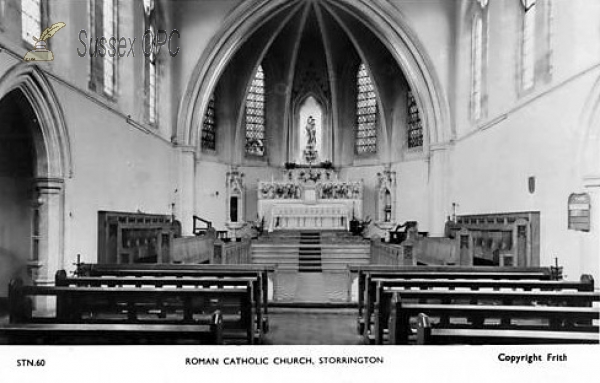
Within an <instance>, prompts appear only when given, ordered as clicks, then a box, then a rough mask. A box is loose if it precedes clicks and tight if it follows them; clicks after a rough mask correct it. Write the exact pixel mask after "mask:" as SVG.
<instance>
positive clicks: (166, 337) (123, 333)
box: [0, 313, 223, 345]
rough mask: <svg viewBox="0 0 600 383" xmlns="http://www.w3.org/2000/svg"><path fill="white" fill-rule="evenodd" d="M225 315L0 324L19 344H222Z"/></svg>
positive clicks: (0, 331) (0, 334)
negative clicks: (200, 319) (191, 320)
mask: <svg viewBox="0 0 600 383" xmlns="http://www.w3.org/2000/svg"><path fill="white" fill-rule="evenodd" d="M222 322H223V318H222V316H221V315H220V314H219V313H215V315H214V316H213V319H212V320H211V323H210V324H195V325H177V324H130V323H124V324H109V323H77V324H73V323H68V324H66V323H11V324H7V325H4V326H2V327H0V340H4V341H5V342H6V343H7V344H18V345H65V344H76V345H116V344H119V345H124V344H159V345H168V344H177V343H192V344H213V345H218V344H222V343H223V323H222Z"/></svg>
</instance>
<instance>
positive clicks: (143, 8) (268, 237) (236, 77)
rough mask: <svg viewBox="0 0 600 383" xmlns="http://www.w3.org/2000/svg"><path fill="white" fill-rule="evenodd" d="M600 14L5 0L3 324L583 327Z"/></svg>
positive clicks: (544, 6)
mask: <svg viewBox="0 0 600 383" xmlns="http://www.w3.org/2000/svg"><path fill="white" fill-rule="evenodd" d="M57 23H62V24H60V25H59V24H57ZM63 24H64V25H63ZM51 26H52V29H47V28H50V27H51ZM49 31H51V32H49ZM49 36H50V37H49ZM599 36H600V1H596V0H570V1H562V0H500V1H498V0H427V1H411V0H246V1H243V0H218V1H217V0H197V1H194V0H133V1H123V0H85V1H75V0H60V1H58V0H57V1H47V0H0V343H1V344H114V343H116V344H123V343H125V344H139V343H142V344H153V343H156V344H180V343H181V344H189V343H192V344H196V343H200V344H223V343H224V344H274V345H287V344H333V345H335V344H376V345H384V344H403V345H415V344H430V343H431V344H505V343H506V344H537V343H551V344H552V343H599V341H600V336H599V322H600V289H599V288H598V286H597V285H596V284H595V283H594V282H595V281H598V280H599V278H600V257H599V254H600V231H599V228H600V38H598V37H599ZM48 51H50V53H48ZM40 52H41V53H40ZM42 53H43V55H42ZM32 55H33V56H32ZM36 55H37V56H36ZM28 57H29V59H28ZM32 57H33V59H31V58H32ZM24 58H25V59H24Z"/></svg>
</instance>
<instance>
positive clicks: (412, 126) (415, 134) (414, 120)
mask: <svg viewBox="0 0 600 383" xmlns="http://www.w3.org/2000/svg"><path fill="white" fill-rule="evenodd" d="M407 98H408V105H407V107H408V123H407V125H408V147H409V148H418V147H420V146H423V124H422V122H421V115H420V114H419V107H418V106H417V100H415V96H414V94H413V92H412V91H411V90H409V91H408V97H407Z"/></svg>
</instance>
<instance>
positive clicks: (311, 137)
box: [306, 116, 317, 149]
mask: <svg viewBox="0 0 600 383" xmlns="http://www.w3.org/2000/svg"><path fill="white" fill-rule="evenodd" d="M306 137H307V139H306V147H307V149H314V147H315V145H316V144H317V128H316V126H315V119H314V118H313V116H309V117H308V120H306Z"/></svg>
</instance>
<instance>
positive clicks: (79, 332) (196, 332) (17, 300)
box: [0, 279, 233, 344]
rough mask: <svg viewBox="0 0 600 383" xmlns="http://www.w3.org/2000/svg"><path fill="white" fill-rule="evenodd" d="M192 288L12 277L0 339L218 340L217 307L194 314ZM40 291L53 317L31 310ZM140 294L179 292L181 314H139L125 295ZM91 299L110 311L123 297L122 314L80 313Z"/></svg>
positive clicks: (154, 296) (149, 297) (154, 297)
mask: <svg viewBox="0 0 600 383" xmlns="http://www.w3.org/2000/svg"><path fill="white" fill-rule="evenodd" d="M194 293H195V294H198V292H194V291H191V290H183V289H181V290H180V291H175V290H169V291H167V290H164V291H162V290H161V291H156V289H144V290H141V289H124V288H105V287H104V288H102V287H101V288H97V287H86V288H81V287H54V286H25V285H23V282H22V281H21V280H20V279H17V280H13V281H11V283H10V285H9V315H10V323H9V324H7V325H4V326H2V327H0V339H3V340H5V341H6V342H8V343H9V344H140V343H142V344H147V343H150V344H173V343H180V342H190V341H193V342H194V343H201V344H222V341H223V316H222V314H221V312H220V311H219V310H215V311H213V312H211V313H209V316H210V320H209V321H207V322H205V323H200V322H199V321H197V320H195V319H194V317H193V314H194V311H195V307H194V305H193V300H194V298H197V297H198V296H199V295H194ZM230 294H233V292H230ZM40 297H56V303H57V310H56V314H55V315H54V316H53V317H46V316H35V312H34V310H33V303H32V302H33V299H36V298H40ZM142 297H143V299H145V300H146V301H147V302H151V301H154V302H158V301H162V300H163V299H165V298H167V297H178V298H181V299H182V301H183V302H184V304H183V306H184V309H183V311H184V314H183V316H182V318H178V319H175V318H169V319H168V320H152V319H148V318H144V317H143V316H142V315H140V314H141V313H140V312H139V311H138V310H137V308H136V307H135V304H131V301H130V299H133V302H137V301H139V299H140V298H142ZM91 302H94V303H93V304H92V306H93V305H96V306H98V305H102V304H107V305H106V306H110V305H112V307H111V310H110V311H113V312H119V311H123V310H122V307H120V304H123V303H124V304H125V306H126V308H127V314H126V315H125V316H124V317H123V316H121V317H119V316H118V315H107V316H104V317H103V316H102V315H101V314H103V312H102V311H101V310H97V311H95V312H94V313H93V314H92V315H84V311H86V310H87V309H89V308H90V305H88V304H90V303H91ZM96 309H98V307H96ZM103 309H106V307H103ZM87 314H90V313H89V312H88V313H87ZM96 315H97V316H98V317H96Z"/></svg>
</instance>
